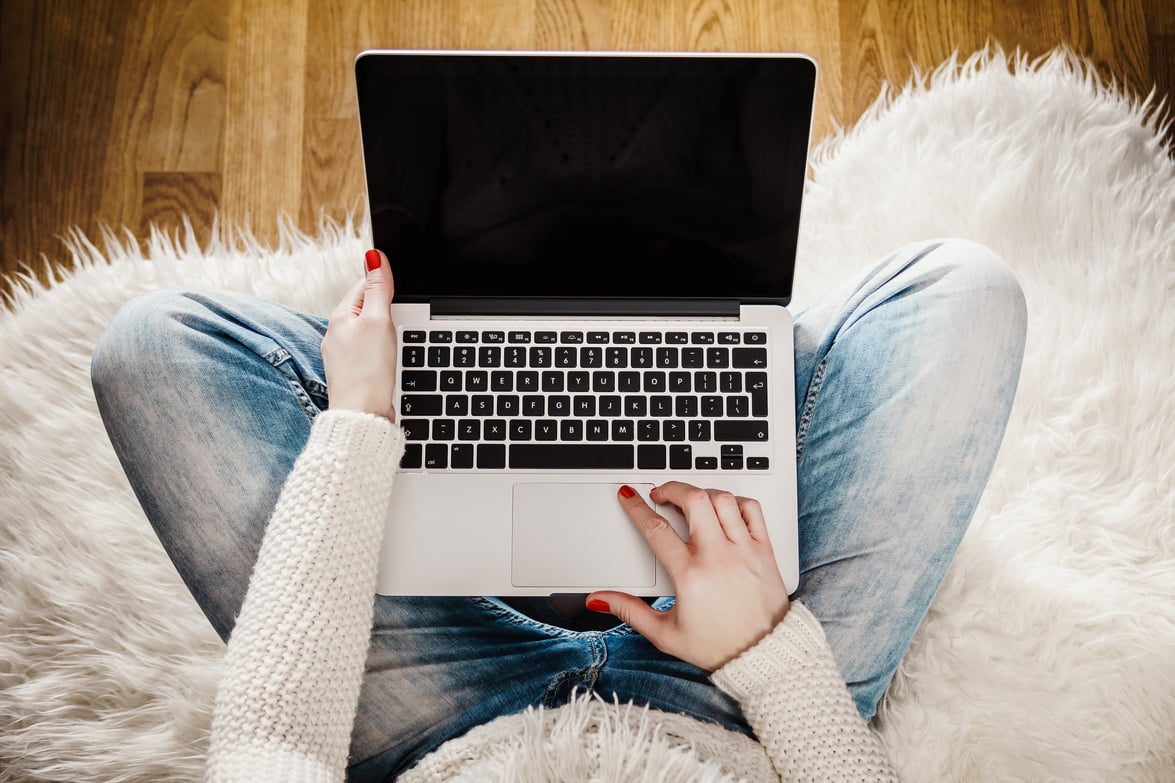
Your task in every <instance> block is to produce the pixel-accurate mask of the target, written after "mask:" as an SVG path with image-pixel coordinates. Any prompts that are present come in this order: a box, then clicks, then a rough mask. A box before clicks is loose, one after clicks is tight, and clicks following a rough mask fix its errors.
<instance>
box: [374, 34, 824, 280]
mask: <svg viewBox="0 0 1175 783" xmlns="http://www.w3.org/2000/svg"><path fill="white" fill-rule="evenodd" d="M355 67H356V80H357V87H358V95H359V109H360V124H361V131H362V139H363V154H364V161H365V167H366V171H367V190H368V197H369V199H370V210H371V212H370V214H371V223H372V231H373V235H374V241H375V245H376V247H378V248H380V249H381V250H383V251H384V252H385V253H387V255H388V257H389V258H390V259H391V263H392V269H393V270H394V273H395V277H396V297H397V300H398V301H407V302H411V301H425V300H428V299H431V298H435V297H468V296H473V297H511V298H514V297H543V298H551V297H577V298H583V297H606V298H609V299H615V298H624V297H630V298H642V299H648V298H661V297H670V298H681V297H686V298H697V297H705V298H722V299H727V298H736V299H741V300H743V301H780V302H784V303H786V302H787V301H788V300H789V299H790V298H791V286H792V274H793V271H794V258H795V248H796V238H797V233H798V229H799V219H800V200H801V195H802V192H803V187H804V175H805V171H806V165H807V151H808V137H809V124H810V121H811V114H812V97H813V94H814V86H815V66H814V65H813V64H812V63H811V61H809V60H807V59H804V58H797V57H778V58H776V57H754V56H748V57H674V56H655V57H639V56H631V55H629V56H583V55H580V56H576V55H566V56H565V55H559V56H551V55H544V56H533V55H501V54H494V55H487V54H451V53H446V54H418V53H387V52H384V53H379V52H372V53H365V54H364V55H361V56H360V57H359V59H358V60H357V61H356V66H355Z"/></svg>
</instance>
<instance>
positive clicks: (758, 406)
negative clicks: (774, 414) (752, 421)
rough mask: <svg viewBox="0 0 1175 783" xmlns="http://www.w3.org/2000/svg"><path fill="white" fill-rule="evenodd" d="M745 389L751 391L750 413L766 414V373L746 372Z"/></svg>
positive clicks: (756, 414)
mask: <svg viewBox="0 0 1175 783" xmlns="http://www.w3.org/2000/svg"><path fill="white" fill-rule="evenodd" d="M747 391H749V392H750V393H751V415H752V416H758V417H762V416H766V415H767V373H765V372H749V373H747Z"/></svg>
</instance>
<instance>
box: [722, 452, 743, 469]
mask: <svg viewBox="0 0 1175 783" xmlns="http://www.w3.org/2000/svg"><path fill="white" fill-rule="evenodd" d="M722 469H723V470H742V469H743V458H742V455H741V454H740V455H739V456H737V457H723V458H722Z"/></svg>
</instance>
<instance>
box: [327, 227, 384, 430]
mask: <svg viewBox="0 0 1175 783" xmlns="http://www.w3.org/2000/svg"><path fill="white" fill-rule="evenodd" d="M365 267H366V270H367V271H366V274H365V276H364V278H363V280H362V281H361V282H359V283H358V284H356V286H355V287H354V288H352V289H351V290H350V291H348V292H347V295H346V296H344V297H343V300H342V301H341V302H339V305H338V307H336V308H335V310H334V312H333V313H331V316H330V321H329V322H328V324H327V329H326V337H324V338H323V339H322V366H323V372H324V373H325V374H326V387H327V398H328V399H329V401H330V407H331V408H336V409H337V408H344V409H347V410H355V411H364V412H366V413H374V414H376V415H378V416H383V417H385V418H387V419H389V420H391V421H395V420H396V411H395V409H394V408H393V407H392V394H393V392H394V390H395V388H396V325H395V324H394V323H392V309H391V307H392V297H393V296H394V295H395V292H396V286H395V282H394V281H393V280H392V268H391V266H390V265H389V264H388V259H387V257H386V256H385V255H384V254H383V253H381V252H380V251H378V250H369V251H367V256H366V258H365Z"/></svg>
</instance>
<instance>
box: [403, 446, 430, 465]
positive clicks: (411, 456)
mask: <svg viewBox="0 0 1175 783" xmlns="http://www.w3.org/2000/svg"><path fill="white" fill-rule="evenodd" d="M423 466H424V446H423V445H422V444H420V443H409V444H408V445H407V446H405V447H404V456H402V457H400V467H401V468H402V469H403V470H419V469H420V468H421V467H423Z"/></svg>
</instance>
